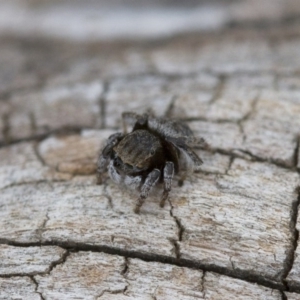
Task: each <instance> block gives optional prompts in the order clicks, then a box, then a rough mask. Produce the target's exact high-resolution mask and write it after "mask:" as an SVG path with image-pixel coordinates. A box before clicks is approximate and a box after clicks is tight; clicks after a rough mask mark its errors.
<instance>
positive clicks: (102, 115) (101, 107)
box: [98, 81, 110, 129]
mask: <svg viewBox="0 0 300 300" xmlns="http://www.w3.org/2000/svg"><path fill="white" fill-rule="evenodd" d="M109 88H110V81H104V83H103V91H102V93H101V95H100V97H99V100H98V103H99V111H100V128H101V129H104V128H106V115H107V114H106V97H107V94H108V92H109Z"/></svg>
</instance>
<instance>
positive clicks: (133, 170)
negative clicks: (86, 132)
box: [97, 112, 206, 213]
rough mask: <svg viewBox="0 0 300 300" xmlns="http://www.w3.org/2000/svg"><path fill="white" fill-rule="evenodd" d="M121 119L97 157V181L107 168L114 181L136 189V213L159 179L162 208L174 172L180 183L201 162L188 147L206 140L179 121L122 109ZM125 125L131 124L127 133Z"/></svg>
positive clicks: (201, 143) (99, 180)
mask: <svg viewBox="0 0 300 300" xmlns="http://www.w3.org/2000/svg"><path fill="white" fill-rule="evenodd" d="M122 119H123V127H124V133H120V132H118V133H115V134H113V135H111V136H110V137H109V138H108V140H107V143H106V145H105V147H104V148H103V150H102V152H101V154H100V156H99V158H98V162H97V181H98V184H100V183H101V182H102V174H103V173H104V172H105V171H106V169H107V170H108V174H109V176H110V178H111V179H112V180H113V181H114V182H115V183H117V184H125V185H126V186H128V187H129V188H131V189H135V190H139V191H140V194H139V198H138V200H137V202H136V206H135V209H134V212H135V213H139V211H140V208H141V206H142V204H143V202H144V201H145V199H146V198H147V197H148V195H149V192H150V190H151V189H152V188H153V187H154V186H155V185H156V184H157V183H158V182H163V184H164V189H163V193H162V196H161V200H160V206H161V207H163V206H164V204H165V201H166V199H167V198H168V195H169V192H170V190H171V185H172V179H173V176H174V174H179V175H180V176H181V177H180V180H179V182H178V184H179V185H182V184H183V181H184V179H185V178H186V176H187V175H188V174H189V173H191V172H193V171H196V170H199V168H200V166H201V164H202V163H203V162H202V160H201V159H200V158H199V157H198V156H197V154H196V153H195V152H194V151H193V150H192V148H193V147H194V146H203V145H206V143H205V141H204V139H203V138H196V137H195V136H194V134H193V132H192V130H191V129H190V128H189V127H188V126H187V125H186V124H184V123H182V122H179V121H174V120H170V119H166V118H156V117H154V116H152V115H150V114H147V113H145V114H142V115H139V114H136V113H134V112H124V113H123V114H122ZM127 125H133V129H132V131H131V132H130V133H127Z"/></svg>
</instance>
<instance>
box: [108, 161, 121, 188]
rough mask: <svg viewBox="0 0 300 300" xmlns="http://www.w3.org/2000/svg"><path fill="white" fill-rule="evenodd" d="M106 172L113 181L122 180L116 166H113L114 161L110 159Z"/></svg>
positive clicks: (118, 181)
mask: <svg viewBox="0 0 300 300" xmlns="http://www.w3.org/2000/svg"><path fill="white" fill-rule="evenodd" d="M108 174H109V176H110V178H111V179H112V180H113V181H114V182H115V183H118V184H120V183H121V182H122V176H121V175H120V174H119V173H118V171H117V170H116V168H115V167H114V161H113V160H111V161H110V163H109V165H108Z"/></svg>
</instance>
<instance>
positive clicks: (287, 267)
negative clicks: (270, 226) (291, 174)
mask: <svg viewBox="0 0 300 300" xmlns="http://www.w3.org/2000/svg"><path fill="white" fill-rule="evenodd" d="M296 192H297V200H296V201H294V202H293V203H292V211H291V221H290V230H291V236H292V237H291V247H290V249H289V251H288V253H287V256H286V259H285V262H284V270H283V273H282V282H283V284H284V285H285V287H286V290H287V291H293V288H291V287H290V286H289V283H288V281H287V277H288V275H289V273H290V271H291V270H292V268H293V265H294V261H295V254H296V250H297V247H298V242H299V230H298V229H297V227H296V225H297V220H298V211H299V208H300V186H298V187H297V188H296Z"/></svg>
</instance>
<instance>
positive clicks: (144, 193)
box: [134, 169, 161, 214]
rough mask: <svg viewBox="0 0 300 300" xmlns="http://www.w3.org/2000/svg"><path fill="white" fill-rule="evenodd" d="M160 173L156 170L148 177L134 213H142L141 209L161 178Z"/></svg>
mask: <svg viewBox="0 0 300 300" xmlns="http://www.w3.org/2000/svg"><path fill="white" fill-rule="evenodd" d="M160 174H161V173H160V171H159V170H158V169H154V170H153V171H151V172H150V173H149V175H148V176H147V178H146V180H145V183H144V184H143V186H142V188H141V193H140V196H139V198H138V200H137V203H136V206H135V209H134V212H135V213H136V214H138V213H139V212H140V208H141V206H142V205H143V203H144V201H145V199H146V198H147V197H148V195H149V192H150V190H151V188H152V187H153V186H154V185H155V184H156V183H157V181H158V180H159V178H160Z"/></svg>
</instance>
